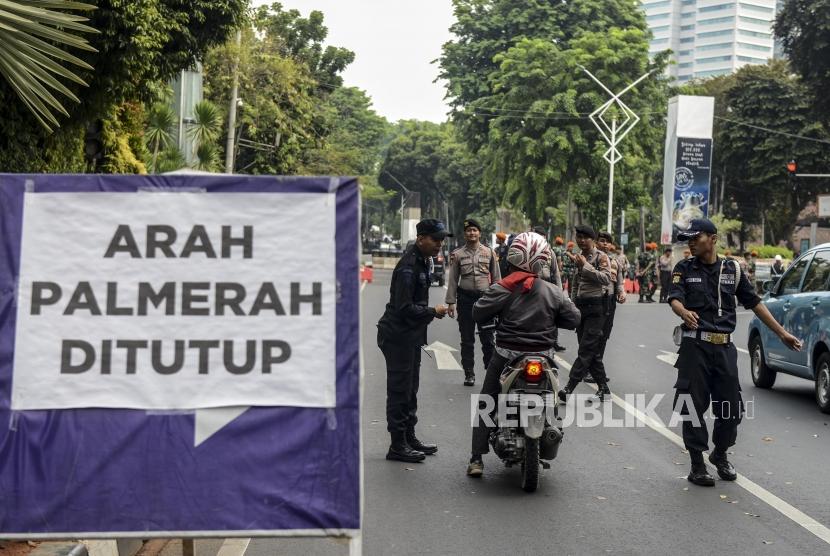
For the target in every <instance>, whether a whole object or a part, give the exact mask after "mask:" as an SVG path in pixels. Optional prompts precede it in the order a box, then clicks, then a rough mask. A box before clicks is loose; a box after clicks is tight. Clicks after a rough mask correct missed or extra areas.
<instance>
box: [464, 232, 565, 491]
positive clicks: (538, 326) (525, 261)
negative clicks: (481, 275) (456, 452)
mask: <svg viewBox="0 0 830 556" xmlns="http://www.w3.org/2000/svg"><path fill="white" fill-rule="evenodd" d="M550 253H551V251H550V248H549V247H548V245H547V241H545V238H543V237H542V236H540V235H538V234H534V233H524V234H519V235H518V236H517V237H516V239H515V240H514V241H513V243H512V244H511V245H510V250H509V252H508V255H507V257H508V262H509V263H510V265H511V267H512V268H511V270H512V272H511V273H510V275H509V276H508V277H507V278H503V279H502V280H501V281H499V282H498V283H496V284H493V285H492V286H490V288H489V289H488V290H487V291H485V292H484V295H482V296H481V298H479V300H478V301H476V304H475V305H474V306H473V318H474V319H475V320H476V321H478V322H490V321H492V320H493V318H495V317H498V319H499V323H498V326H497V328H496V331H497V334H496V353H495V354H493V358H492V359H491V360H490V365H489V366H488V367H487V375H486V376H485V377H484V383H483V384H482V386H481V394H480V398H483V399H486V397H487V396H490V397H491V398H492V397H495V396H498V395H499V393H500V392H501V383H500V382H499V377H500V376H501V373H502V371H503V370H504V367H505V365H506V364H507V363H508V362H509V361H510V360H511V359H513V358H515V357H517V356H519V355H521V354H524V353H539V354H543V355H546V356H548V357H550V358H551V359H553V354H554V350H553V346H554V343H555V332H556V330H557V329H558V328H565V329H570V330H573V329H574V328H576V327H577V325H578V324H579V320H580V313H579V310H578V309H577V308H576V306H575V305H574V304H573V302H572V301H571V300H570V298H569V297H568V296H567V295H566V294H565V293H564V292H563V291H562V288H560V287H559V286H557V285H556V284H552V283H550V282H547V281H545V280H543V279H537V278H538V274H539V273H540V272H541V270H542V269H543V268H544V267H545V266H546V265H548V264H550ZM481 403H482V402H479V404H480V405H479V407H486V406H482V405H481ZM496 406H498V404H494V405H493V407H496ZM488 438H489V429H488V428H487V426H485V425H484V423H482V422H481V421H480V419H479V420H478V421H477V422H476V424H475V426H474V427H473V440H472V457H471V458H470V465H469V466H468V467H467V474H468V475H470V476H471V477H480V476H481V475H482V474H483V473H484V464H483V462H482V459H481V456H482V454H486V453H487V452H489V451H490V448H489V446H488Z"/></svg>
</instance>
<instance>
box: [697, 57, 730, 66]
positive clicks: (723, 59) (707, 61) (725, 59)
mask: <svg viewBox="0 0 830 556" xmlns="http://www.w3.org/2000/svg"><path fill="white" fill-rule="evenodd" d="M731 61H732V56H731V55H730V56H712V57H711V58H698V59H697V60H695V62H697V63H698V64H711V63H712V62H731Z"/></svg>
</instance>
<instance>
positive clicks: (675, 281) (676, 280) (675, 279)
mask: <svg viewBox="0 0 830 556" xmlns="http://www.w3.org/2000/svg"><path fill="white" fill-rule="evenodd" d="M682 278H683V277H682V275H681V274H680V273H679V272H677V273H675V274H674V276H672V279H671V283H672V284H679V283H680V280H681V279H682Z"/></svg>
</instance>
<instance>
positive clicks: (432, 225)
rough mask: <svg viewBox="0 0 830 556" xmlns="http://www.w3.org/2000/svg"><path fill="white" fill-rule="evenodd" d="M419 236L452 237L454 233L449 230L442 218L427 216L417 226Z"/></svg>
mask: <svg viewBox="0 0 830 556" xmlns="http://www.w3.org/2000/svg"><path fill="white" fill-rule="evenodd" d="M415 230H416V231H417V233H418V235H419V236H432V238H433V239H444V238H445V237H452V234H451V233H449V232H448V231H447V227H446V226H444V223H443V222H441V221H440V220H435V219H434V218H427V219H426V220H421V221H420V222H418V225H417V226H415Z"/></svg>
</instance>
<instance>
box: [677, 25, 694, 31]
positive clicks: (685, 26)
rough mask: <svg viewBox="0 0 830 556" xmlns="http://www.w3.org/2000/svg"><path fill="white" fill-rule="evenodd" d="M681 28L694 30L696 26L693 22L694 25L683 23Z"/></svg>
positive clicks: (682, 29)
mask: <svg viewBox="0 0 830 556" xmlns="http://www.w3.org/2000/svg"><path fill="white" fill-rule="evenodd" d="M680 30H681V31H694V30H695V26H694V24H692V25H681V26H680Z"/></svg>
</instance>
